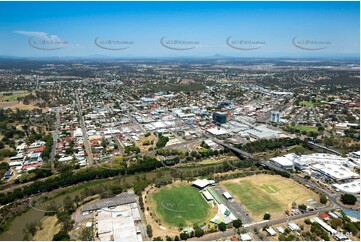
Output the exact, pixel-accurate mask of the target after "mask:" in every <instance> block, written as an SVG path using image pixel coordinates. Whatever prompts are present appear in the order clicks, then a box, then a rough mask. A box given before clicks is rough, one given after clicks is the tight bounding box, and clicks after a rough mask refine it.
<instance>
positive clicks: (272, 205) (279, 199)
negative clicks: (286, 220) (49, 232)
mask: <svg viewBox="0 0 361 242" xmlns="http://www.w3.org/2000/svg"><path fill="white" fill-rule="evenodd" d="M221 184H222V185H223V186H224V187H225V188H226V189H227V190H228V191H229V192H230V193H231V194H232V195H233V196H234V197H235V199H236V200H237V201H238V202H239V203H240V204H241V205H243V206H245V207H246V209H247V210H248V211H249V212H250V213H251V214H252V216H253V217H254V218H255V219H256V220H262V217H263V215H264V214H265V213H266V212H269V213H270V214H271V215H272V216H273V217H281V216H282V214H283V212H284V211H285V210H287V209H291V206H292V202H296V203H297V204H302V203H305V201H306V200H307V199H310V198H313V199H317V195H316V194H315V193H313V192H312V191H311V190H308V189H307V188H305V187H303V186H301V185H300V184H298V183H296V182H295V181H293V180H291V179H287V178H284V177H281V176H273V175H257V176H250V177H245V178H241V179H235V180H230V181H224V182H222V183H221Z"/></svg>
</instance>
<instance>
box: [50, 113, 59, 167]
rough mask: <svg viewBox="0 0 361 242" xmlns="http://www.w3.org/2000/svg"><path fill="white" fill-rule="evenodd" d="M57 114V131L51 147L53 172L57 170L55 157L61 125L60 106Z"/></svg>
mask: <svg viewBox="0 0 361 242" xmlns="http://www.w3.org/2000/svg"><path fill="white" fill-rule="evenodd" d="M55 116H56V121H55V131H54V133H53V146H52V147H51V153H50V164H51V170H52V171H53V172H55V165H54V159H55V151H56V143H57V141H58V135H59V125H60V113H59V108H57V109H56V113H55Z"/></svg>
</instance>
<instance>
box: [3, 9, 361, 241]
mask: <svg viewBox="0 0 361 242" xmlns="http://www.w3.org/2000/svg"><path fill="white" fill-rule="evenodd" d="M2 4H3V3H0V8H1V5H2ZM8 4H14V3H8ZM79 4H80V3H79ZM118 4H119V6H122V5H121V3H118ZM158 4H160V3H158ZM168 4H169V3H168ZM338 4H340V3H338ZM9 6H10V5H9ZM29 6H30V5H29ZM40 6H41V5H40ZM104 6H105V5H104ZM345 6H347V5H345ZM4 7H7V5H6V6H5V4H4ZM358 7H359V3H358ZM280 9H281V8H280ZM99 11H100V10H99ZM184 11H186V10H184ZM199 11H201V10H199ZM224 11H226V10H224ZM227 11H228V10H227ZM345 11H346V12H347V10H345ZM0 13H2V10H0ZM4 14H5V13H4ZM144 14H145V13H144ZM4 16H5V15H4ZM24 16H25V15H24ZM358 17H359V9H358ZM1 18H2V17H0V19H1ZM3 18H4V21H5V19H6V16H5V17H3ZM6 21H7V20H6ZM74 21H75V20H74ZM358 28H359V25H358ZM358 31H359V30H358ZM0 32H1V31H0ZM17 32H18V33H20V32H21V31H17ZM23 32H24V31H23ZM44 34H45V37H44V35H41V34H40V36H41V38H45V39H46V38H49V37H47V36H46V33H44ZM358 35H359V32H358ZM35 36H36V35H35ZM36 37H37V38H38V37H39V35H37V36H36ZM161 37H162V36H160V38H159V39H161V44H159V43H158V45H166V44H168V45H170V44H172V43H171V42H169V41H168V42H165V41H164V42H162V41H163V38H161ZM31 38H33V37H31ZM31 38H30V39H29V44H30V45H31V46H30V47H29V46H28V44H26V45H27V46H25V47H26V48H32V49H33V51H40V52H41V51H42V53H43V52H46V53H43V54H44V56H36V57H32V56H25V57H18V56H12V55H10V54H6V55H1V56H0V178H1V180H0V240H4V241H21V240H25V241H62V240H67V241H69V240H72V241H130V242H133V241H134V242H137V241H138V242H140V241H161V240H163V241H181V240H182V241H184V240H202V241H291V240H292V241H360V190H361V186H360V161H361V158H360V155H361V152H360V60H359V55H358V57H357V58H351V57H343V58H341V57H340V58H324V57H319V58H318V57H306V58H301V57H264V58H263V57H260V56H257V57H243V56H228V55H225V54H214V55H207V56H203V57H199V56H195V57H187V56H186V55H185V54H184V53H183V52H182V55H183V54H184V56H173V57H172V56H170V57H129V58H127V57H119V56H109V57H105V56H89V57H73V56H68V57H67V56H64V57H55V56H53V55H52V54H49V52H48V51H43V50H39V49H36V48H33V47H34V46H33V45H32V44H31V41H32V39H31ZM50 38H53V37H50ZM9 39H10V37H9ZM97 40H98V38H96V39H95V44H96V45H98V44H101V42H100V41H99V42H98V43H97ZM227 41H228V40H227ZM358 42H359V39H358V41H357V45H359V43H358ZM0 43H1V41H0ZM34 43H38V42H34ZM227 43H228V42H227ZM234 43H235V42H234ZM14 44H15V43H14ZM128 44H129V43H128ZM173 44H174V43H173ZM188 44H189V43H188ZM191 44H194V43H193V42H192V43H191ZM25 47H24V48H25ZM94 48H95V47H94ZM132 48H133V47H132ZM134 48H135V47H134ZM161 48H164V47H162V46H161ZM172 48H173V47H172ZM172 48H170V49H169V50H170V51H173V49H172ZM0 49H1V48H0ZM64 49H65V48H64ZM164 49H166V48H164ZM178 50H181V49H178ZM315 50H316V49H315ZM52 51H58V50H55V49H54V50H52ZM104 51H107V50H104ZM302 51H305V52H309V51H307V50H302ZM356 51H357V54H358V52H359V46H358V49H357V50H356ZM175 52H177V50H175ZM178 52H179V51H178ZM34 53H36V52H34ZM51 53H55V52H51ZM313 53H314V52H313ZM74 54H77V53H74Z"/></svg>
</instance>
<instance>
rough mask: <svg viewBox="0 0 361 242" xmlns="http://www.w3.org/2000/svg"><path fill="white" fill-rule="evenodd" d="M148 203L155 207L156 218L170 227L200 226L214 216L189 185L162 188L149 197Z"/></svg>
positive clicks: (214, 212) (212, 209)
mask: <svg viewBox="0 0 361 242" xmlns="http://www.w3.org/2000/svg"><path fill="white" fill-rule="evenodd" d="M149 202H150V203H151V204H153V205H155V210H156V214H157V217H159V218H160V219H161V221H162V222H163V223H164V224H167V225H170V226H177V227H184V226H187V225H188V226H193V224H202V223H205V222H209V220H210V219H211V218H212V217H213V216H214V215H215V214H216V211H215V208H212V207H211V206H210V205H209V204H207V203H206V201H205V200H204V199H203V197H202V196H201V194H200V193H199V190H198V189H196V188H194V187H192V186H190V185H189V184H187V185H183V184H181V185H170V186H167V187H163V188H161V189H160V190H158V191H157V192H155V193H154V194H152V195H151V196H150V200H149Z"/></svg>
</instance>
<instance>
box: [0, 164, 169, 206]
mask: <svg viewBox="0 0 361 242" xmlns="http://www.w3.org/2000/svg"><path fill="white" fill-rule="evenodd" d="M162 166H163V165H162V163H161V162H160V161H158V160H156V159H154V158H149V157H145V158H144V159H141V160H139V161H138V162H137V163H135V164H133V165H131V166H129V167H127V168H125V167H124V168H119V169H116V170H109V169H104V168H102V167H91V168H86V169H84V170H80V171H68V172H65V173H62V174H60V175H57V176H53V177H49V178H47V179H45V180H43V181H35V182H34V183H32V184H30V185H27V186H24V187H22V188H17V189H15V190H14V191H13V192H8V193H6V194H5V193H0V204H7V203H10V202H13V201H15V200H16V199H21V198H24V197H28V196H31V195H33V194H37V193H42V192H49V191H52V190H54V189H57V188H60V187H66V186H70V185H74V184H78V183H81V182H85V181H90V180H94V179H101V178H109V177H114V176H119V175H125V174H135V173H138V172H147V171H151V170H155V169H156V168H159V167H162Z"/></svg>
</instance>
